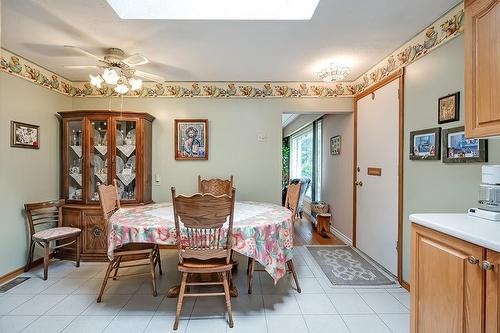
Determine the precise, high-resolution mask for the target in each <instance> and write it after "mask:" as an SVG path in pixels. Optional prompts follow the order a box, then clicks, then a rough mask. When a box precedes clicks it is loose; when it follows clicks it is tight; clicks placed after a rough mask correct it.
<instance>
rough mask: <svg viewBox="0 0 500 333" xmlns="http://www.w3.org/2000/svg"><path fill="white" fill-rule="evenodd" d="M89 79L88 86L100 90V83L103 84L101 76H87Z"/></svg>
mask: <svg viewBox="0 0 500 333" xmlns="http://www.w3.org/2000/svg"><path fill="white" fill-rule="evenodd" d="M89 78H90V84H92V85H93V86H95V87H96V88H101V83H103V82H104V80H103V78H102V77H101V75H96V76H94V75H92V74H91V75H89Z"/></svg>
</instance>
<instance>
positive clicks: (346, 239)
mask: <svg viewBox="0 0 500 333" xmlns="http://www.w3.org/2000/svg"><path fill="white" fill-rule="evenodd" d="M330 231H331V232H332V234H333V235H334V236H335V237H337V238H338V239H340V240H341V241H343V242H344V243H346V244H347V245H350V246H352V240H351V239H350V238H349V237H347V236H346V235H344V234H343V233H342V232H341V231H340V230H338V229H337V228H334V227H333V226H331V227H330Z"/></svg>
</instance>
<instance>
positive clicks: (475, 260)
mask: <svg viewBox="0 0 500 333" xmlns="http://www.w3.org/2000/svg"><path fill="white" fill-rule="evenodd" d="M467 261H468V262H469V264H471V265H477V264H478V263H479V259H477V258H476V257H474V256H470V257H469V258H467Z"/></svg>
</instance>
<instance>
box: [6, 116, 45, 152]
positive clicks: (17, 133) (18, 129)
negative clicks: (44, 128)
mask: <svg viewBox="0 0 500 333" xmlns="http://www.w3.org/2000/svg"><path fill="white" fill-rule="evenodd" d="M10 146H11V147H16V148H30V149H39V148H40V126H36V125H30V124H25V123H20V122H17V121H11V122H10Z"/></svg>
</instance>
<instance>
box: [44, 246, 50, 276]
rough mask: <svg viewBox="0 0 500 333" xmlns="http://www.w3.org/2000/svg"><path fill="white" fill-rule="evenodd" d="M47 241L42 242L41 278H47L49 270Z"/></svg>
mask: <svg viewBox="0 0 500 333" xmlns="http://www.w3.org/2000/svg"><path fill="white" fill-rule="evenodd" d="M49 244H50V243H49V242H46V243H43V250H44V251H43V252H44V254H43V279H44V280H47V275H48V270H49V255H50V247H49Z"/></svg>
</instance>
